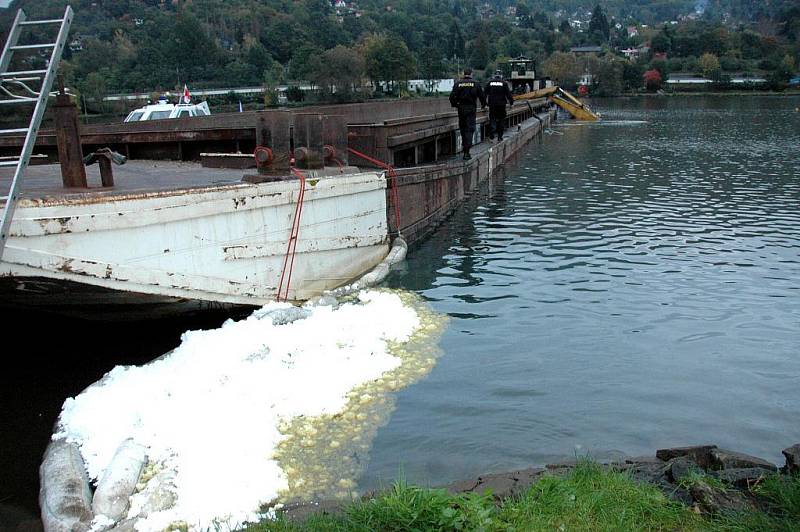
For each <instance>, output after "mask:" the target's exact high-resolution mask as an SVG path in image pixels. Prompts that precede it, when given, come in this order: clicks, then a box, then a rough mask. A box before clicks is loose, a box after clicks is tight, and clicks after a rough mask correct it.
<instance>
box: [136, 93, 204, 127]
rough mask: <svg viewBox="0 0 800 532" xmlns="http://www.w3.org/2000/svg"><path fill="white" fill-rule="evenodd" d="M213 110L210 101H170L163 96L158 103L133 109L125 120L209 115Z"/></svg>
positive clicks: (138, 120) (137, 120)
mask: <svg viewBox="0 0 800 532" xmlns="http://www.w3.org/2000/svg"><path fill="white" fill-rule="evenodd" d="M210 114H211V110H210V109H209V108H208V102H200V103H198V104H192V103H178V104H174V103H169V102H168V101H167V99H166V98H161V99H160V100H158V103H156V104H149V105H145V106H144V107H140V108H138V109H134V110H133V111H131V112H130V113H129V114H128V116H126V117H125V122H142V121H144V120H161V119H166V118H188V117H191V116H208V115H210Z"/></svg>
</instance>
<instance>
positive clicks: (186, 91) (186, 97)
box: [183, 83, 192, 103]
mask: <svg viewBox="0 0 800 532" xmlns="http://www.w3.org/2000/svg"><path fill="white" fill-rule="evenodd" d="M191 101H192V95H191V94H189V87H187V86H186V84H185V83H184V84H183V103H191Z"/></svg>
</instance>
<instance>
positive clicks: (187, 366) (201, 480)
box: [53, 291, 420, 530]
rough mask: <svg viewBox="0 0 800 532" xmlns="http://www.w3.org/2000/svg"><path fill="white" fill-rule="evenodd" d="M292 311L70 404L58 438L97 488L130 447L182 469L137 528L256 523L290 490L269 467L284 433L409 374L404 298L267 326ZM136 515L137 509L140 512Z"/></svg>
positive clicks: (186, 342) (182, 351)
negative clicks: (158, 507)
mask: <svg viewBox="0 0 800 532" xmlns="http://www.w3.org/2000/svg"><path fill="white" fill-rule="evenodd" d="M287 307H288V305H286V304H277V303H273V304H271V305H268V306H267V307H265V309H262V311H258V312H256V313H254V314H253V315H251V316H250V317H248V318H247V319H245V320H242V321H238V322H234V321H228V322H226V323H225V324H224V325H223V326H222V327H220V328H219V329H214V330H208V331H189V332H187V333H185V334H184V335H183V338H182V342H181V345H180V346H179V347H178V348H177V349H175V350H174V351H173V352H171V353H169V354H168V355H166V356H164V357H163V358H160V359H158V360H156V361H154V362H151V363H150V364H147V365H145V366H119V367H116V368H114V369H113V370H111V371H110V372H109V373H108V374H107V375H106V376H105V377H104V378H103V379H102V380H101V381H99V382H98V383H96V384H95V385H93V386H90V387H89V388H87V389H86V390H85V391H84V392H83V393H81V394H80V395H78V396H77V397H75V398H70V399H67V400H66V401H65V403H64V406H63V409H62V413H61V416H60V418H59V419H60V422H59V429H58V431H57V432H56V433H55V434H54V436H53V437H54V438H60V437H65V438H67V440H68V441H72V442H75V443H77V444H78V445H79V446H80V448H81V452H82V454H83V457H84V460H85V462H86V466H87V470H88V472H89V476H90V477H91V478H92V479H93V480H97V479H99V478H100V477H101V475H102V474H103V472H104V470H105V468H106V467H107V466H108V464H109V463H110V461H111V458H112V457H113V456H114V452H115V451H116V449H117V447H118V446H119V445H120V444H121V443H122V442H123V441H124V440H125V439H127V438H133V440H134V441H135V442H137V443H139V444H141V445H144V446H145V447H147V450H148V458H149V461H150V463H158V464H160V465H161V466H162V468H164V469H168V470H171V471H174V486H172V489H173V490H174V492H175V493H176V495H177V499H176V503H175V505H174V506H173V507H172V508H170V509H168V510H164V511H161V512H155V513H153V514H150V515H149V516H148V517H147V518H146V519H144V520H140V521H139V522H138V523H137V529H139V530H161V529H163V528H164V527H166V526H168V525H169V524H170V523H174V522H181V521H182V522H185V523H187V524H188V525H189V527H190V528H192V529H207V528H213V526H214V524H215V523H227V524H228V525H236V524H238V523H242V522H244V521H252V520H255V519H257V518H258V510H259V507H260V506H261V505H263V504H265V503H268V502H270V501H273V500H274V499H275V498H276V496H277V495H278V493H279V491H281V490H284V489H286V487H287V482H286V475H285V474H284V472H283V471H282V470H281V468H280V467H279V466H278V464H277V462H275V461H274V460H273V458H272V454H273V451H274V450H275V448H276V446H277V444H278V443H279V442H280V441H281V440H282V438H283V436H282V434H281V433H280V431H279V430H278V426H279V425H281V424H282V422H283V423H285V422H286V421H287V420H291V419H292V418H296V417H298V416H319V415H322V414H333V413H336V412H337V411H339V410H341V409H342V408H343V407H344V406H345V404H346V401H347V399H346V395H347V393H348V391H350V390H352V389H353V388H355V387H356V386H358V385H360V384H363V383H365V382H370V381H372V380H374V379H377V378H378V377H380V376H381V375H382V374H383V373H384V372H387V371H390V370H392V369H394V368H396V367H398V366H399V365H400V360H399V359H398V358H397V357H394V356H392V355H391V354H390V353H389V351H388V347H387V341H395V342H403V341H406V340H408V339H409V338H410V337H411V335H412V333H413V332H414V330H415V329H416V328H417V327H418V326H419V324H420V321H419V317H418V315H417V314H416V312H415V311H414V310H413V309H411V308H410V307H408V306H405V305H404V304H403V303H402V301H401V300H400V298H399V297H398V296H397V295H396V294H392V293H389V292H378V291H365V292H362V293H360V294H359V297H358V301H357V302H353V303H347V304H343V305H341V306H340V307H338V308H337V309H334V308H332V307H327V306H325V307H315V308H312V309H311V314H310V316H309V317H307V318H305V319H300V320H297V321H294V322H292V323H288V324H285V325H273V324H272V321H271V319H269V318H263V319H259V318H258V316H259V315H261V316H263V312H264V310H272V309H280V308H287ZM141 334H146V331H142V333H141ZM134 497H135V496H134ZM138 507H139V505H138V504H135V501H134V504H133V507H132V512H133V511H138ZM129 517H135V516H134V515H130V514H129Z"/></svg>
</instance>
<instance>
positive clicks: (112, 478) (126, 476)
mask: <svg viewBox="0 0 800 532" xmlns="http://www.w3.org/2000/svg"><path fill="white" fill-rule="evenodd" d="M146 463H147V452H146V449H145V448H144V447H143V446H141V445H139V444H138V443H136V442H134V441H133V440H132V439H130V438H128V439H127V440H125V441H123V442H122V443H121V444H120V446H119V447H118V448H117V451H116V452H115V453H114V457H113V458H112V459H111V463H109V464H108V467H106V470H105V472H104V473H103V476H102V477H100V482H98V483H97V489H96V490H95V492H94V499H92V510H93V511H94V513H95V515H104V516H106V517H107V518H108V519H110V520H111V521H114V522H117V521H119V520H120V519H122V518H123V517H125V515H126V513H127V512H128V507H129V505H130V497H131V495H133V492H134V490H135V489H136V484H137V482H139V477H140V476H141V474H142V469H144V466H145V464H146Z"/></svg>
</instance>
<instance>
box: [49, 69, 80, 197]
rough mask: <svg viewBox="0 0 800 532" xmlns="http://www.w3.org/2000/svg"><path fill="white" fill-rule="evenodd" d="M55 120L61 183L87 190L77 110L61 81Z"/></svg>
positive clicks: (67, 186) (68, 186)
mask: <svg viewBox="0 0 800 532" xmlns="http://www.w3.org/2000/svg"><path fill="white" fill-rule="evenodd" d="M55 119H56V143H57V145H58V162H59V164H60V165H61V182H62V183H63V185H64V186H65V187H66V188H87V187H88V185H87V183H86V168H84V166H83V150H82V149H81V131H80V123H79V122H78V108H77V107H76V106H75V104H74V103H72V100H71V99H70V97H69V95H68V94H67V93H66V91H65V90H64V85H63V83H61V80H59V91H58V95H57V96H56V104H55Z"/></svg>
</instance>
